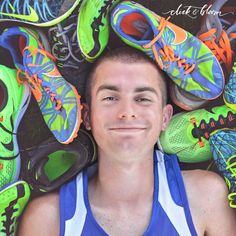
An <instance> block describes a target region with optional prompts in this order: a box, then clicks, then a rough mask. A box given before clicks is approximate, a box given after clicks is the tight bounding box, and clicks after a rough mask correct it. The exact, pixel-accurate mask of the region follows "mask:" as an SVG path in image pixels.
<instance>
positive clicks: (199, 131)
mask: <svg viewBox="0 0 236 236" xmlns="http://www.w3.org/2000/svg"><path fill="white" fill-rule="evenodd" d="M235 118H236V116H235V114H233V113H232V112H230V111H229V112H228V113H227V115H226V117H224V116H223V115H219V117H218V119H217V120H214V119H213V118H211V119H210V120H209V122H206V121H205V120H204V119H203V120H201V121H200V123H199V125H198V126H197V124H196V123H197V121H196V118H194V117H192V118H191V119H190V122H191V123H192V124H193V127H194V128H193V130H192V135H193V137H194V138H197V139H198V144H199V146H200V148H202V147H204V142H203V140H202V138H205V139H207V140H208V139H209V138H210V134H211V133H212V132H213V131H215V130H217V129H222V128H225V127H227V128H232V129H234V128H235V127H236V119H235Z"/></svg>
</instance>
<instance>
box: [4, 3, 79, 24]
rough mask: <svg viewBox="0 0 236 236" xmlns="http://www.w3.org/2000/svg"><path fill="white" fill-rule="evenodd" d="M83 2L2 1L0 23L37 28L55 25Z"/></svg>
mask: <svg viewBox="0 0 236 236" xmlns="http://www.w3.org/2000/svg"><path fill="white" fill-rule="evenodd" d="M82 1H83V0H74V1H71V0H47V1H46V0H43V1H40V0H34V1H33V0H30V1H20V0H3V1H1V3H0V22H1V21H19V22H23V23H27V24H32V25H37V26H51V25H55V24H57V23H58V22H60V21H62V20H63V19H65V18H67V17H68V16H69V15H70V14H71V13H72V12H73V10H74V9H75V8H76V7H77V6H79V5H80V4H81V3H82Z"/></svg>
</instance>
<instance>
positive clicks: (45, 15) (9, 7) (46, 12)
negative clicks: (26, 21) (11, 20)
mask: <svg viewBox="0 0 236 236" xmlns="http://www.w3.org/2000/svg"><path fill="white" fill-rule="evenodd" d="M29 2H30V1H29V0H27V1H23V2H22V1H21V0H15V1H14V2H13V3H10V1H9V0H5V1H2V3H1V5H0V12H6V13H10V14H11V13H14V12H17V13H18V14H26V13H27V11H26V9H27V10H28V13H29V11H30V10H29V9H30V8H29V7H32V8H34V10H35V11H36V12H37V14H38V15H39V17H40V18H41V19H43V20H44V21H48V20H49V19H50V18H51V17H53V13H52V12H51V11H50V8H49V6H48V1H47V0H34V4H31V5H30V3H29ZM22 4H23V6H22ZM40 5H41V7H40ZM19 6H22V9H23V12H20V9H19Z"/></svg>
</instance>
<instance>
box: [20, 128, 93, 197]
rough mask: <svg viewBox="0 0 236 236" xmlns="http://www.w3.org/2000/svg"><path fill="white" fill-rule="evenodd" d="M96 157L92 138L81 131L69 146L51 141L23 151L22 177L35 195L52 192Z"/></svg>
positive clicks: (51, 139)
mask: <svg viewBox="0 0 236 236" xmlns="http://www.w3.org/2000/svg"><path fill="white" fill-rule="evenodd" d="M96 158H97V151H96V144H95V142H94V140H93V138H92V136H91V135H90V134H89V133H88V132H86V131H84V130H82V129H81V131H80V132H79V134H78V137H77V138H76V139H75V140H74V141H73V142H72V143H70V144H68V145H64V144H61V143H58V142H57V141H56V140H55V139H54V138H50V139H49V140H46V141H45V142H43V143H41V144H40V145H39V146H37V147H34V148H31V149H29V150H27V151H25V152H22V160H24V161H23V163H24V164H23V165H24V166H23V167H22V169H23V171H22V178H23V179H24V180H26V181H27V182H28V183H29V185H30V187H31V188H32V190H33V192H34V193H40V192H50V191H53V190H55V189H57V188H59V187H60V186H61V185H62V184H64V183H65V182H66V181H68V180H69V179H70V178H72V177H73V176H75V175H76V174H78V173H79V172H80V171H81V170H82V169H84V168H85V167H87V166H89V165H90V164H92V163H94V162H95V160H96Z"/></svg>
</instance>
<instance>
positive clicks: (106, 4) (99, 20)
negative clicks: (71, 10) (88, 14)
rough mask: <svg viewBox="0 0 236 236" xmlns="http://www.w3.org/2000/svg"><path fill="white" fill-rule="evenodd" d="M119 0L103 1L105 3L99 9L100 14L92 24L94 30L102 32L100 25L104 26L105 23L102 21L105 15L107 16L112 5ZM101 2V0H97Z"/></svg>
mask: <svg viewBox="0 0 236 236" xmlns="http://www.w3.org/2000/svg"><path fill="white" fill-rule="evenodd" d="M118 1H119V0H105V1H103V3H104V5H103V6H101V8H100V9H99V10H98V12H99V16H98V17H97V18H96V17H94V20H93V23H92V24H91V26H92V28H93V30H94V31H98V32H100V29H99V26H104V23H103V22H102V19H103V17H106V15H107V14H108V12H109V10H110V7H112V5H113V4H115V2H118ZM97 2H99V4H100V1H97Z"/></svg>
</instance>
